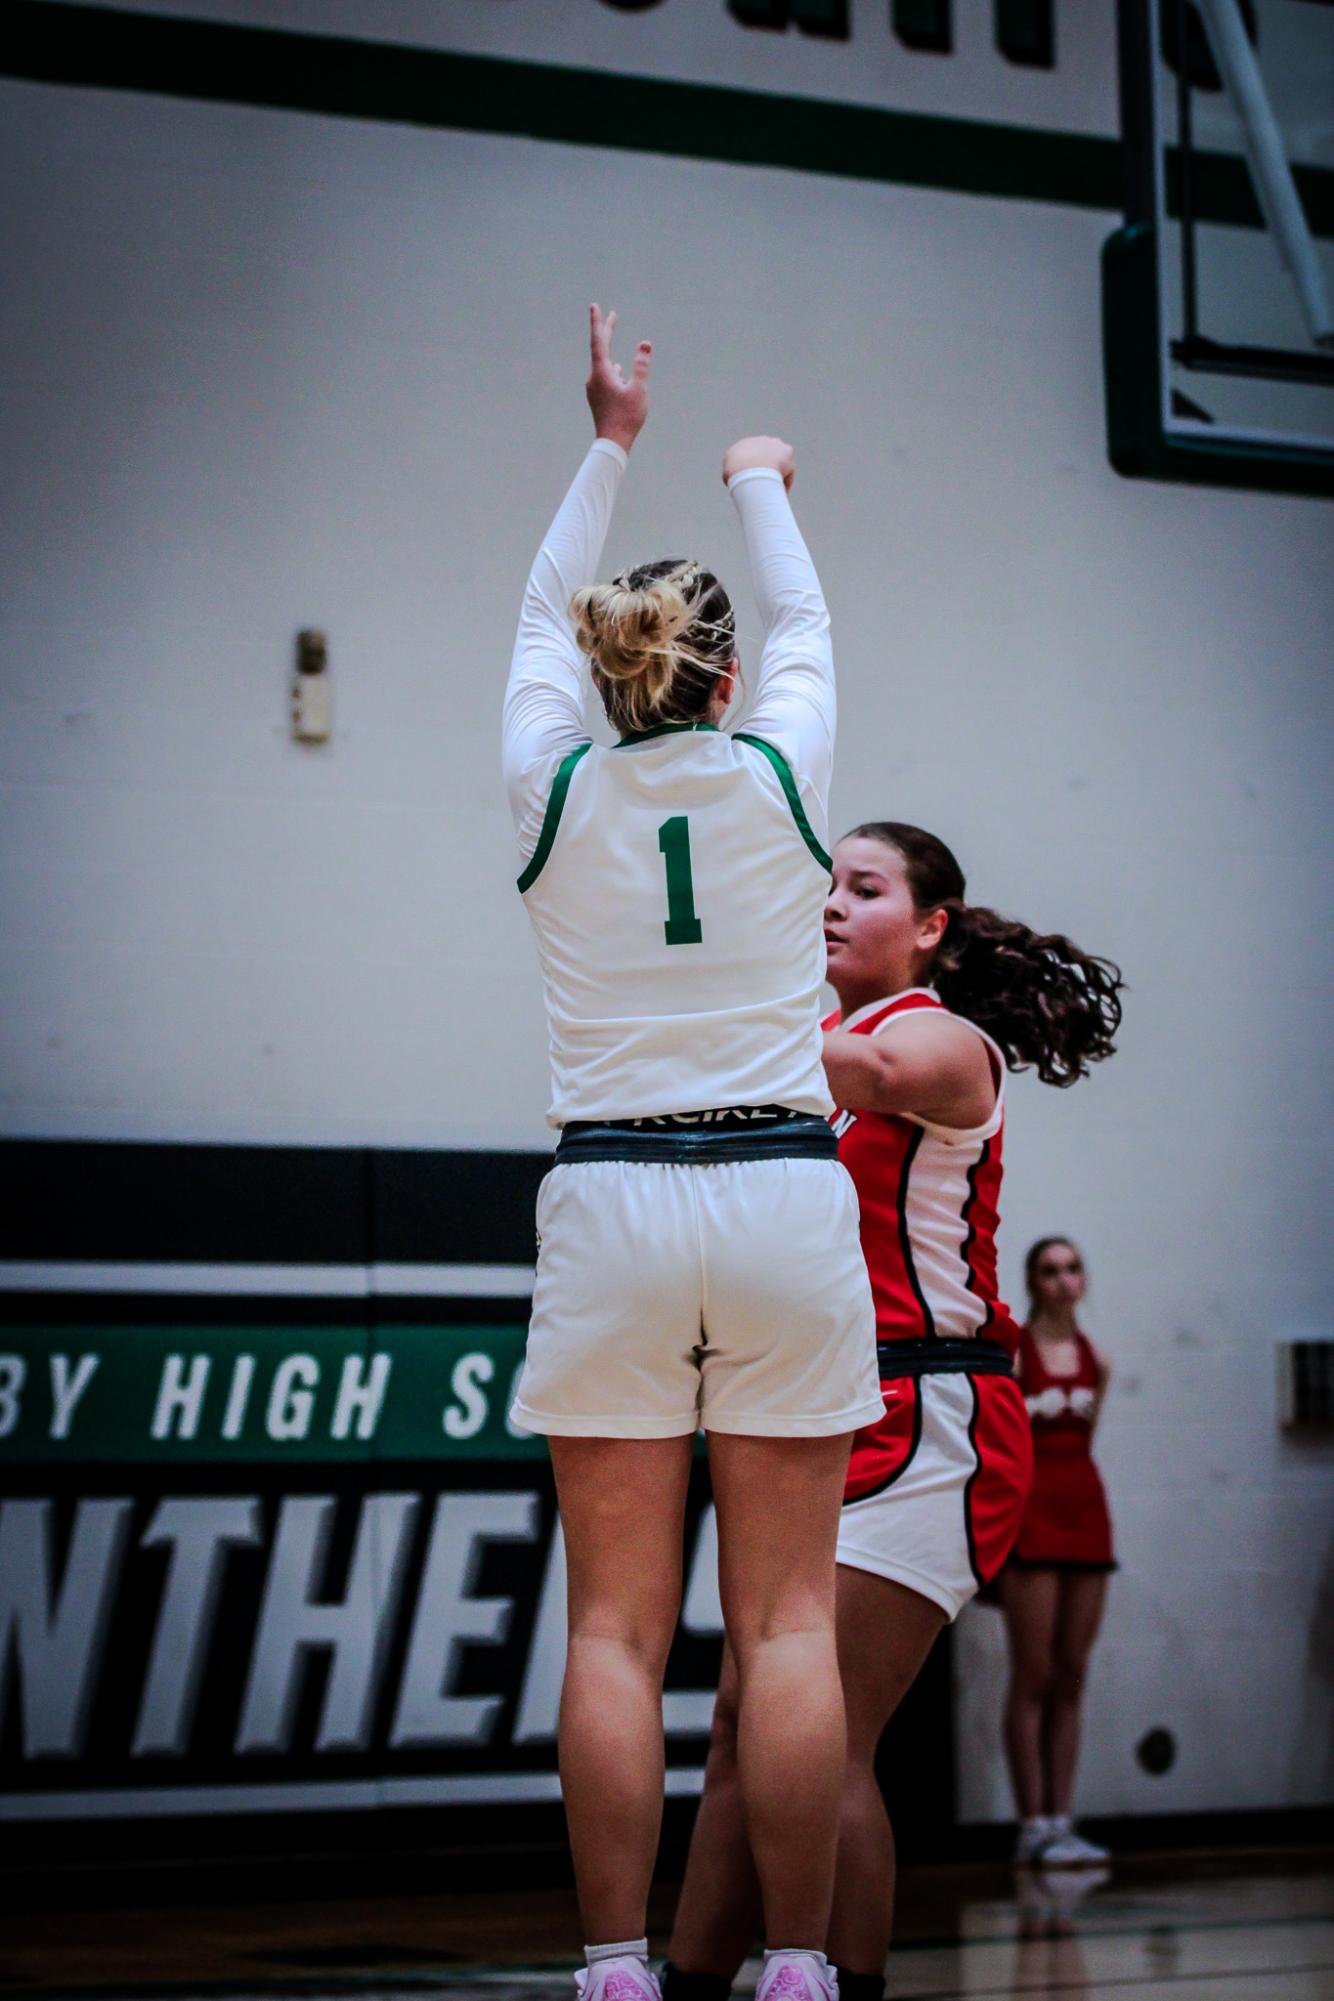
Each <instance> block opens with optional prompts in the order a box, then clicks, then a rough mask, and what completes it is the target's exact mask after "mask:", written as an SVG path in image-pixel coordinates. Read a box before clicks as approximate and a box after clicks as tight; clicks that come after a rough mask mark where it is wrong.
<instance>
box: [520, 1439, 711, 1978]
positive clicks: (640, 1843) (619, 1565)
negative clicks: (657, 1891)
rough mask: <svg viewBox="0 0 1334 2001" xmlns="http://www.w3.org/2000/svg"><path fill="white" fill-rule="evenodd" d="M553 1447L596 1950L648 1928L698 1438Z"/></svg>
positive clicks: (582, 1839) (563, 1729)
mask: <svg viewBox="0 0 1334 2001" xmlns="http://www.w3.org/2000/svg"><path fill="white" fill-rule="evenodd" d="M549 1443H550V1446H551V1461H552V1465H553V1467H554V1468H555V1474H556V1490H557V1495H558V1498H559V1501H560V1511H561V1522H562V1526H563V1529H564V1534H565V1548H566V1559H567V1564H568V1570H569V1624H570V1640H569V1652H568V1655H567V1658H566V1666H565V1683H564V1687H563V1689H562V1692H561V1707H560V1775H561V1790H562V1792H563V1794H564V1798H565V1812H566V1817H567V1819H568V1821H569V1829H570V1848H571V1851H572V1854H573V1857H574V1871H575V1879H576V1882H577V1884H578V1892H579V1908H580V1912H581V1914H582V1917H583V1923H584V1936H585V1938H586V1939H587V1940H588V1941H589V1942H590V1944H594V1945H597V1944H600V1943H603V1942H608V1941H614V1940H634V1939H638V1938H641V1937H642V1936H643V1933H644V1930H645V1924H646V1912H647V1904H648V1889H649V1881H650V1878H651V1876H652V1873H653V1862H654V1858H655V1856H656V1854H657V1849H658V1835H659V1830H660V1828H661V1824H662V1792H663V1741H662V1681H663V1674H664V1671H665V1668H666V1664H667V1651H668V1648H669V1647H670V1645H671V1641H672V1634H673V1632H674V1631H675V1628H676V1620H677V1614H678V1612H679V1609H680V1604H681V1561H682V1559H681V1538H682V1529H683V1522H684V1515H685V1496H686V1483H687V1481H688V1478H689V1474H690V1452H691V1440H690V1439H689V1438H667V1439H626V1438H552V1439H551V1440H550V1441H549Z"/></svg>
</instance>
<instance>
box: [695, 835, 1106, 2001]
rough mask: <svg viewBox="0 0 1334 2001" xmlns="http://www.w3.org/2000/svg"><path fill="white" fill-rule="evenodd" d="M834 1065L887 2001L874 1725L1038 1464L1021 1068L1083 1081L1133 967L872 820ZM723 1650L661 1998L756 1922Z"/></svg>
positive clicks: (873, 1823) (851, 1571) (854, 1602)
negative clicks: (1002, 1275) (1015, 1357)
mask: <svg viewBox="0 0 1334 2001" xmlns="http://www.w3.org/2000/svg"><path fill="white" fill-rule="evenodd" d="M825 937H826V944H827V948H828V967H829V980H830V983H831V985H832V986H833V987H834V988H835V990H836V992H837V994H838V997H839V1001H840V1009H839V1012H838V1013H837V1014H836V1015H833V1016H831V1017H830V1018H829V1020H828V1022H827V1023H826V1034H825V1071H826V1075H827V1076H828V1078H829V1084H830V1090H831V1092H832V1095H833V1097H834V1101H835V1103H836V1104H837V1105H838V1106H839V1107H840V1108H841V1109H840V1111H839V1112H838V1114H837V1115H836V1118H835V1129H836V1131H837V1132H838V1133H839V1157H840V1159H841V1160H842V1161H843V1163H844V1165H845V1166H846V1167H847V1168H848V1171H849V1173H850V1174H851V1176H852V1179H853V1182H854V1184H855V1186H856V1188H857V1193H858V1198H859V1201H860V1204H861V1237H862V1248H863V1251H864V1253H865V1255H866V1261H867V1267H868V1270H869V1272H870V1277H871V1287H872V1294H873V1297H874V1300H875V1308H876V1333H877V1339H878V1343H879V1351H880V1369H881V1390H882V1394H883V1397H884V1403H885V1414H884V1416H883V1418H881V1419H879V1420H878V1421H877V1422H876V1423H874V1424H872V1425H870V1426H868V1427H867V1428H866V1429H865V1430H863V1431H860V1432H858V1433H857V1435H856V1437H855V1439H854V1441H853V1450H852V1458H851V1463H850V1466H849V1472H848V1483H847V1488H846V1492H845V1502H844V1509H843V1519H842V1524H841V1528H840V1533H839V1542H838V1563H839V1569H838V1637H839V1661H840V1666H841V1669H842V1674H843V1689H844V1697H845V1701H846V1705H847V1716H848V1763H847V1770H846V1776H845V1785H844V1795H843V1811H842V1821H841V1832H840V1838H839V1851H838V1875H837V1880H836V1885H835V1892H834V1911H833V1919H832V1923H831V1927H830V1936H829V1945H828V1952H829V1957H830V1958H831V1959H832V1960H833V1961H834V1962H835V1963H836V1965H837V1967H838V1974H839V1988H840V1995H841V1997H842V2001H879V1997H880V1996H881V1995H882V1994H883V1991H884V1966H885V1957H886V1953H887V1951H888V1946H889V1934H890V1925H891V1919H892V1910H893V1887H894V1840H893V1833H892V1831H891V1828H890V1825H889V1820H888V1818H887V1816H886V1813H885V1808H884V1802H883V1800H882V1798H881V1795H880V1790H879V1787H878V1785H877V1784H876V1779H875V1772H874V1759H875V1751H876V1746H877V1744H878V1742H879V1739H880V1735H881V1733H882V1731H883V1729H884V1726H885V1724H886V1723H887V1722H888V1720H889V1718H890V1716H891V1715H892V1714H893V1712H894V1710H895V1708H896V1707H897V1705H898V1703H899V1701H900V1700H901V1698H902V1696H903V1695H904V1693H905V1692H906V1690H907V1689H908V1688H909V1687H910V1686H911V1684H912V1681H913V1679H914V1677H915V1676H916V1674H917V1672H918V1669H919V1668H920V1666H921V1664H922V1662H923V1661H924V1660H925V1658H926V1655H927V1653H928V1652H929V1650H930V1647H931V1645H932V1642H933V1641H934V1640H935V1637H936V1635H937V1633H938V1632H939V1631H940V1629H941V1627H942V1626H943V1625H945V1624H946V1623H947V1622H948V1621H949V1620H951V1619H952V1618H953V1617H954V1616H955V1615H956V1613H957V1612H958V1611H959V1608H960V1607H961V1606H962V1605H963V1604H964V1603H965V1602H966V1601H967V1599H968V1598H970V1597H971V1596H972V1595H973V1593H974V1592H975V1591H976V1590H977V1588H978V1586H979V1584H980V1583H981V1582H982V1581H983V1580H984V1579H987V1578H990V1577H992V1576H994V1575H995V1573H996V1571H997V1570H998V1569H999V1568H1000V1566H1001V1564H1002V1563H1003V1561H1004V1559H1005V1556H1006V1554H1007V1552H1008V1550H1009V1548H1010V1545H1011V1543H1012V1541H1013V1538H1014V1535H1015V1531H1016V1529H1017V1527H1018V1524H1019V1519H1020V1514H1021V1511H1022V1507H1023V1502H1024V1497H1025V1495H1026V1493H1027V1489H1028V1483H1029V1477H1030V1470H1031V1451H1032V1448H1031V1443H1030V1438H1029V1427H1028V1418H1027V1414H1026V1412H1025V1410H1024V1405H1023V1398H1022V1396H1021V1394H1020V1391H1019V1388H1018V1385H1017V1384H1016V1383H1015V1381H1014V1378H1013V1375H1012V1373H1011V1353H1012V1350H1013V1348H1014V1347H1015V1346H1016V1345H1017V1343H1018V1339H1019V1330H1018V1328H1017V1327H1016V1325H1015V1323H1014V1321H1013V1320H1012V1319H1011V1317H1010V1314H1009V1312H1008V1310H1007V1308H1006V1307H1005V1305H1004V1304H1003V1302H1002V1301H1001V1299H1000V1297H999V1294H998V1290H997V1283H996V1241H995V1233H996V1222H997V1203H998V1197H999V1190H1000V1179H1001V1147H1002V1138H1003V1130H1004V1117H1005V1073H1006V1071H1007V1069H1021V1068H1024V1067H1026V1066H1028V1065H1030V1064H1031V1065H1033V1066H1035V1067H1036V1069H1037V1072H1038V1075H1039V1076H1040V1077H1041V1078H1042V1080H1043V1081H1044V1082H1046V1083H1051V1084H1057V1085H1065V1084H1072V1083H1074V1082H1075V1081H1076V1080H1077V1079H1078V1078H1079V1077H1081V1076H1083V1075H1084V1074H1085V1072H1086V1069H1087V1066H1088V1064H1089V1063H1090V1062H1096V1061H1098V1060H1099V1059H1101V1058H1102V1057H1104V1056H1108V1055H1110V1054H1111V1051H1112V1038H1113V1036H1114V1035H1115V1032H1116V1029H1117V1026H1118V1024H1119V1021H1120V1016H1121V1008H1120V1002H1119V999H1118V992H1119V988H1120V976H1119V974H1118V973H1117V970H1116V968H1115V967H1114V966H1111V965H1109V964H1108V963H1107V962H1106V961H1105V960H1100V959H1093V958H1089V957H1088V956H1086V955H1085V954H1084V953H1083V952H1081V951H1079V949H1078V948H1077V947H1076V946H1074V945H1072V944H1071V943H1070V941H1069V939H1067V938H1063V937H1060V936H1058V935H1055V934H1053V935H1051V936H1040V935H1039V934H1037V933H1035V932H1033V931H1031V930H1029V929H1028V928H1027V926H1025V925H1023V924H1019V923H1016V922H1014V921H1012V920H1010V919H1007V918H1003V917H999V916H997V914H996V913H995V912H994V911H991V910H985V909H981V908H977V907H975V906H972V905H969V904H968V903H967V902H966V901H965V886H964V879H963V875H962V873H961V871H960V869H959V865H958V863H957V862H956V861H955V859H954V856H953V855H952V854H951V853H950V851H949V849H948V848H946V847H945V845H944V843H943V842H941V841H938V840H937V839H936V838H935V836H934V835H931V834H928V833H924V832H923V831H922V829H921V828H919V827H910V826H906V825H904V824H902V823H900V822H894V821H886V822H876V823H874V824H873V825H868V826H862V827H858V828H856V829H854V831H853V832H852V833H851V834H849V835H847V836H846V837H845V838H844V839H843V840H842V841H840V842H839V844H838V847H837V849H836V851H835V855H834V880H833V885H832V888H831V891H830V896H829V902H828V904H827V906H826V910H825ZM735 1718H736V1672H735V1668H734V1666H733V1664H732V1663H731V1661H730V1660H729V1659H725V1660H724V1667H723V1678H722V1683H721V1686H720V1688H719V1692H718V1703H717V1707H716V1710H715V1717H714V1732H713V1739H712V1742H711V1745H710V1751H709V1762H708V1768H707V1772H706V1775H705V1790H704V1798H703V1800H702V1802H701V1805H700V1813H699V1818H698V1820H697V1822H696V1825H695V1834H694V1839H693V1841H692V1844H691V1851H690V1859H689V1863H688V1865H687V1870H686V1879H685V1884H684V1886H683V1889H682V1894H681V1903H680V1907H679V1909H678V1912H677V1920H676V1926H675V1929H674V1931H673V1934H672V1944H671V1957H670V1960H669V1962H668V1966H667V1969H666V1980H665V1984H664V1994H665V1997H666V2001H725V1997H726V1994H727V1991H728V1989H729V1987H730V1984H731V1980H732V1978H733V1976H734V1974H735V1972H736V1969H737V1967H738V1966H739V1965H740V1963H741V1961H742V1959H743V1958H744V1957H745V1955H746V1953H747V1951H748V1950H749V1947H750V1943H751V1940H752V1938H753V1936H754V1930H755V1919H756V1904H755V1887H754V1874H753V1869H752V1867H751V1864H750V1860H749V1854H748V1850H747V1847H746V1836H745V1827H744V1822H743V1819H742V1815H741V1807H740V1792H739V1787H738V1784H737V1759H738V1749H737V1740H736V1722H735Z"/></svg>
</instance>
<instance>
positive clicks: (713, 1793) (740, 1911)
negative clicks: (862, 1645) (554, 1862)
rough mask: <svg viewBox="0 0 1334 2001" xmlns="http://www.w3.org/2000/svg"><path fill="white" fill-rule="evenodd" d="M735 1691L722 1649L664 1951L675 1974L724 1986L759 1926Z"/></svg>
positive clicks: (729, 1657)
mask: <svg viewBox="0 0 1334 2001" xmlns="http://www.w3.org/2000/svg"><path fill="white" fill-rule="evenodd" d="M739 1692H740V1687H739V1683H738V1680H737V1669H736V1661H735V1659H734V1657H733V1654H732V1649H731V1647H730V1646H728V1647H726V1648H725V1649H724V1652H723V1667H722V1674H721V1676H720V1677H719V1681H718V1694H717V1697H716V1699H715V1701H714V1705H713V1727H712V1729H711V1731H710V1733H709V1755H708V1761H707V1763H706V1764H705V1767H704V1793H703V1796H702V1798H701V1800H700V1803H699V1812H698V1814H697V1815H696V1816H695V1827H694V1832H693V1833H692V1835H691V1837H690V1853H689V1855H688V1856H687V1858H686V1873H685V1879H684V1881H683V1882H682V1884H681V1895H680V1898H679V1900H678V1902H677V1906H676V1920H675V1923H674V1924H673V1926H672V1938H671V1944H670V1946H669V1948H668V1953H667V1957H668V1962H669V1964H670V1966H671V1968H672V1969H673V1971H674V1972H680V1973H689V1974H701V1973H702V1974H712V1975H714V1976H715V1977H716V1978H717V1979H719V1980H723V1981H725V1982H726V1983H727V1984H728V1985H729V1986H730V1985H731V1982H732V1981H733V1980H734V1979H735V1977H736V1973H737V1969H738V1968H739V1967H740V1965H741V1962H742V1960H743V1959H744V1958H745V1957H746V1954H747V1953H748V1952H749V1951H750V1949H751V1947H752V1945H753V1944H754V1943H755V1940H756V1939H757V1938H758V1936H759V1934H760V1931H761V1928H762V1926H763V1922H764V1907H763V1903H762V1901H761V1898H760V1879H759V1877H758V1876H757V1875H756V1873H755V1864H754V1861H753V1860H752V1858H751V1853H750V1841H749V1838H748V1836H747V1834H746V1813H745V1808H744V1807H743V1805H742V1802H741V1774H740V1771H739V1770H738V1768H737V1698H738V1695H739Z"/></svg>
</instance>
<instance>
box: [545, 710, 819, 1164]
mask: <svg viewBox="0 0 1334 2001" xmlns="http://www.w3.org/2000/svg"><path fill="white" fill-rule="evenodd" d="M829 866H830V864H829V857H828V856H827V855H826V854H825V852H824V850H823V848H822V847H821V846H820V842H819V840H818V839H817V837H816V834H815V833H814V831H813V830H812V827H811V825H810V821H809V819H808V818H807V815H806V811H805V808H804V806H803V804H802V800H801V796H800V793H799V791H798V787H797V783H796V780H795V779H794V777H793V774H792V772H791V770H790V769H789V767H788V764H787V762H786V760H785V759H784V757H783V756H782V753H781V752H780V751H778V750H777V749H775V748H774V747H773V746H772V745H770V744H768V743H767V742H762V741H761V740H760V739H759V738H756V737H746V736H743V735H738V736H735V737H734V736H728V735H726V734H725V733H724V732H722V731H720V730H717V729H714V728H713V727H712V726H711V725H709V724H681V723H677V724H667V725H664V726H662V727H660V728H658V729H656V730H648V731H645V732H643V733H642V734H641V735H638V736H635V737H632V738H630V739H628V740H627V741H625V742H623V743H621V744H618V745H617V746H615V748H613V749H603V748H602V747H601V746H599V745H595V744H588V743H585V744H580V745H577V746H576V747H575V748H574V749H572V750H571V751H570V752H569V753H568V754H567V756H566V757H565V758H564V759H563V760H562V762H561V764H560V766H559V768H558V770H557V773H556V778H555V782H554V784H553V786H552V789H551V795H550V798H549V801H548V804H547V810H546V818H545V821H544V823H543V826H542V831H541V835H540V838H539V840H538V844H537V847H536V849H535V850H534V852H533V856H532V859H531V861H530V862H529V864H528V866H527V868H526V869H525V870H524V872H523V874H522V876H520V878H519V887H520V889H521V891H522V892H523V895H524V902H525V904H526V906H527V910H528V915H529V917H530V918H531V919H532V923H533V928H534V930H535V932H536V934H537V944H538V952H539V956H540V958H541V962H542V974H543V984H544V988H545V992H546V1005H547V1021H548V1027H549V1031H550V1043H551V1069H552V1085H553V1097H552V1102H551V1107H550V1110H549V1112H548V1114H547V1117H548V1119H549V1121H550V1123H551V1124H552V1125H563V1124H564V1123H565V1122H566V1120H569V1119H627V1118H640V1117H647V1116H650V1115H652V1114H655V1113H669V1112H688V1111H697V1110H705V1109H710V1108H714V1107H721V1106H726V1105H768V1104H780V1105H787V1106H790V1107H791V1108H792V1109H793V1110H794V1111H805V1112H813V1113H817V1114H819V1115H821V1116H823V1117H828V1116H829V1114H830V1113H831V1112H832V1110H833V1102H832V1100H831V1098H830V1096H829V1092H828V1088H827V1086H826V1083H825V1076H824V1067H823V1063H822V1061H821V1055H822V1048H823V1044H822V1038H821V1029H820V987H821V982H822V981H823V979H824V970H825V960H824V937H823V928H822V912H823V907H824V902H825V899H826V897H827V895H828V892H829Z"/></svg>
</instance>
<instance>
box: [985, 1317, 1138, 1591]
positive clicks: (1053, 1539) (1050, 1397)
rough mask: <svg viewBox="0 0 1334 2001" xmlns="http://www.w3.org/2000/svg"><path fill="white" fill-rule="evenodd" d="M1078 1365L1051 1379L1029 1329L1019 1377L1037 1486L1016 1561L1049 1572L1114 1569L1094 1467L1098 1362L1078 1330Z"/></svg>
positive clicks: (1018, 1363) (1013, 1559)
mask: <svg viewBox="0 0 1334 2001" xmlns="http://www.w3.org/2000/svg"><path fill="white" fill-rule="evenodd" d="M1075 1341H1076V1343H1077V1345H1078V1348H1079V1367H1078V1368H1077V1369H1076V1370H1075V1372H1074V1374H1073V1375H1065V1376H1058V1375H1053V1374H1052V1372H1051V1370H1050V1369H1048V1368H1047V1367H1046V1365H1045V1364H1044V1362H1043V1360H1042V1351H1041V1349H1040V1348H1039V1347H1038V1344H1037V1342H1036V1341H1035V1340H1034V1339H1033V1336H1032V1335H1031V1334H1030V1333H1029V1331H1028V1329H1027V1328H1026V1327H1025V1328H1023V1329H1022V1330H1021V1332H1020V1335H1019V1351H1018V1355H1017V1357H1016V1362H1015V1374H1016V1376H1017V1377H1018V1380H1019V1387H1020V1388H1021V1389H1022V1391H1023V1393H1024V1401H1025V1403H1026V1404H1027V1405H1028V1415H1029V1419H1030V1422H1031V1423H1032V1426H1033V1489H1032V1492H1031V1493H1030V1495H1029V1499H1028V1506H1027V1508H1026V1509H1025V1510H1024V1518H1023V1521H1022V1523H1021V1524H1020V1528H1019V1534H1018V1537H1017V1539H1016V1541H1015V1545H1014V1551H1013V1554H1012V1555H1011V1557H1010V1561H1011V1563H1016V1564H1022V1565H1028V1566H1031V1567H1032V1568H1034V1569H1051V1570H1115V1568H1116V1560H1115V1558H1114V1557H1113V1555H1112V1521H1111V1516H1110V1514H1109V1513H1108V1510H1107V1493H1106V1490H1105V1488H1104V1487H1103V1484H1102V1475H1101V1474H1100V1473H1099V1471H1098V1469H1097V1467H1096V1466H1095V1465H1094V1463H1093V1418H1094V1413H1095V1407H1096V1404H1097V1396H1098V1364H1097V1358H1096V1357H1095V1355H1094V1353H1093V1347H1092V1344H1091V1342H1090V1341H1089V1340H1088V1339H1087V1338H1086V1337H1085V1336H1084V1335H1083V1334H1080V1333H1078V1332H1077V1333H1076V1335H1075Z"/></svg>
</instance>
